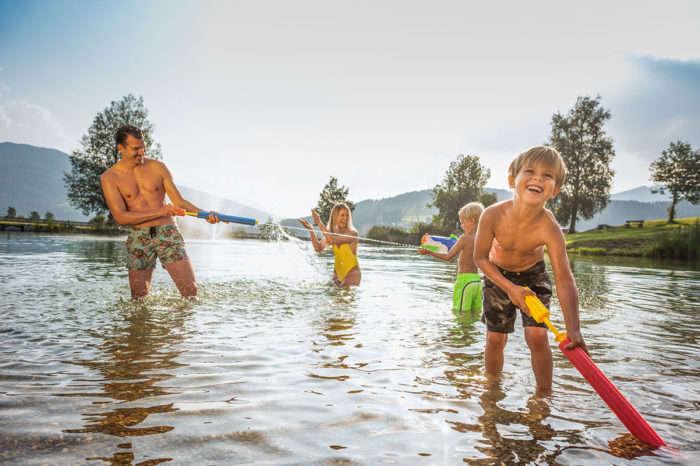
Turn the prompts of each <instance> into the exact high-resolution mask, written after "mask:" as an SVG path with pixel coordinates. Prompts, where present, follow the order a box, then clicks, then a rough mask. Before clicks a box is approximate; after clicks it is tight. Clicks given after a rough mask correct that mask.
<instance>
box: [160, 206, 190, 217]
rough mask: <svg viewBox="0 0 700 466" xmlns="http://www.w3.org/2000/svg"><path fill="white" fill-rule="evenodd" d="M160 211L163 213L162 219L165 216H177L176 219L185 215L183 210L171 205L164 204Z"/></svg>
mask: <svg viewBox="0 0 700 466" xmlns="http://www.w3.org/2000/svg"><path fill="white" fill-rule="evenodd" d="M161 211H162V212H163V217H166V216H173V215H174V216H177V217H182V216H183V215H185V210H184V209H181V208H179V207H177V206H174V205H172V204H165V205H164V206H163V207H162V208H161Z"/></svg>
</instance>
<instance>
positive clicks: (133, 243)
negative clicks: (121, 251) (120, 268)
mask: <svg viewBox="0 0 700 466" xmlns="http://www.w3.org/2000/svg"><path fill="white" fill-rule="evenodd" d="M156 257H158V258H159V259H160V263H161V264H162V265H163V267H165V266H166V265H168V264H172V263H173V262H177V261H179V260H182V259H189V256H188V255H187V252H185V241H184V240H183V239H182V235H181V234H180V232H179V231H178V230H177V226H176V225H175V224H173V223H171V224H169V225H158V226H153V227H141V228H131V229H130V231H129V236H128V237H127V238H126V268H127V269H129V270H150V269H155V268H156Z"/></svg>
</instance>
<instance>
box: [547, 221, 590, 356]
mask: <svg viewBox="0 0 700 466" xmlns="http://www.w3.org/2000/svg"><path fill="white" fill-rule="evenodd" d="M552 222H553V223H554V227H552V228H550V229H549V230H548V231H547V237H546V238H545V240H546V245H547V254H549V260H550V262H551V263H552V271H553V272H554V283H555V284H556V287H557V297H558V298H559V305H560V306H561V311H562V314H564V323H565V325H566V334H567V335H568V337H569V339H570V340H571V343H569V344H568V345H566V346H565V348H566V349H573V348H575V347H577V346H580V347H581V348H582V349H583V350H584V351H586V352H588V349H587V348H586V343H585V342H584V341H583V336H582V335H581V323H580V320H579V309H578V289H577V288H576V281H575V280H574V276H573V275H572V274H571V268H570V267H569V258H568V257H567V256H566V240H565V239H564V234H563V233H562V232H561V228H560V227H559V225H558V224H557V223H556V222H555V221H554V219H552Z"/></svg>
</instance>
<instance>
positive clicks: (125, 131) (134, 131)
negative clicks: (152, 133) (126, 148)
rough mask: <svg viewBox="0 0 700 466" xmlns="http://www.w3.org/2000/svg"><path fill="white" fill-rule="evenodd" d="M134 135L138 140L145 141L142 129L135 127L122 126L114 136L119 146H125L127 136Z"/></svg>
mask: <svg viewBox="0 0 700 466" xmlns="http://www.w3.org/2000/svg"><path fill="white" fill-rule="evenodd" d="M129 135H132V136H133V137H135V138H136V139H138V140H142V139H143V133H142V132H141V130H140V129H138V128H137V127H136V126H133V125H121V126H120V127H119V129H117V133H116V134H115V135H114V140H115V141H116V142H117V145H118V146H123V145H124V143H125V142H126V138H127V136H129Z"/></svg>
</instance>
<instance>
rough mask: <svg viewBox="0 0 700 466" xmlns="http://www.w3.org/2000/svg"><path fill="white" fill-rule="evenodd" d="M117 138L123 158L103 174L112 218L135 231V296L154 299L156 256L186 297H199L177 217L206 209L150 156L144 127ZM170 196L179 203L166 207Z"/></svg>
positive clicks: (131, 254) (131, 259)
mask: <svg viewBox="0 0 700 466" xmlns="http://www.w3.org/2000/svg"><path fill="white" fill-rule="evenodd" d="M115 139H116V143H117V149H118V150H119V152H121V160H119V161H118V162H117V163H115V164H114V165H112V166H111V167H110V168H108V169H107V170H106V171H105V172H104V173H103V174H102V177H101V182H102V191H103V192H104V195H105V199H106V201H107V206H108V207H109V211H110V212H111V213H112V217H114V220H115V221H116V222H117V223H118V224H120V225H124V226H128V227H130V232H129V237H128V238H127V240H126V249H127V268H128V269H129V287H130V288H131V297H132V298H140V297H143V296H146V295H148V293H149V291H150V288H151V278H153V270H154V269H155V267H156V257H158V258H159V259H160V261H161V264H162V265H163V268H165V270H167V271H168V273H169V274H170V276H171V277H172V279H173V281H174V282H175V285H176V286H177V289H178V290H179V291H180V294H181V295H182V296H197V283H196V281H195V277H194V270H193V269H192V264H191V263H190V260H189V257H188V256H187V253H186V252H185V243H184V241H183V239H182V236H181V235H180V232H179V231H178V230H177V226H176V225H175V222H174V220H173V215H182V212H181V209H185V210H188V211H193V212H198V211H201V210H202V209H200V208H198V207H196V206H195V205H194V204H192V203H190V202H189V201H187V200H185V199H184V198H183V197H182V195H181V194H180V192H179V191H178V189H177V187H176V186H175V183H174V182H173V178H172V175H170V172H169V171H168V168H167V167H166V166H165V164H164V163H163V162H160V161H158V160H154V159H149V158H147V157H145V144H144V141H143V134H142V133H141V130H140V129H139V128H137V127H135V126H131V125H123V126H121V127H120V128H119V129H118V130H117V133H116V137H115ZM166 194H167V195H168V198H169V199H170V201H171V202H172V203H173V204H174V205H173V204H166V203H165V195H166ZM176 206H177V207H176ZM207 221H208V222H209V223H217V222H219V218H218V216H215V215H210V216H209V219H208V220H207Z"/></svg>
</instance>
